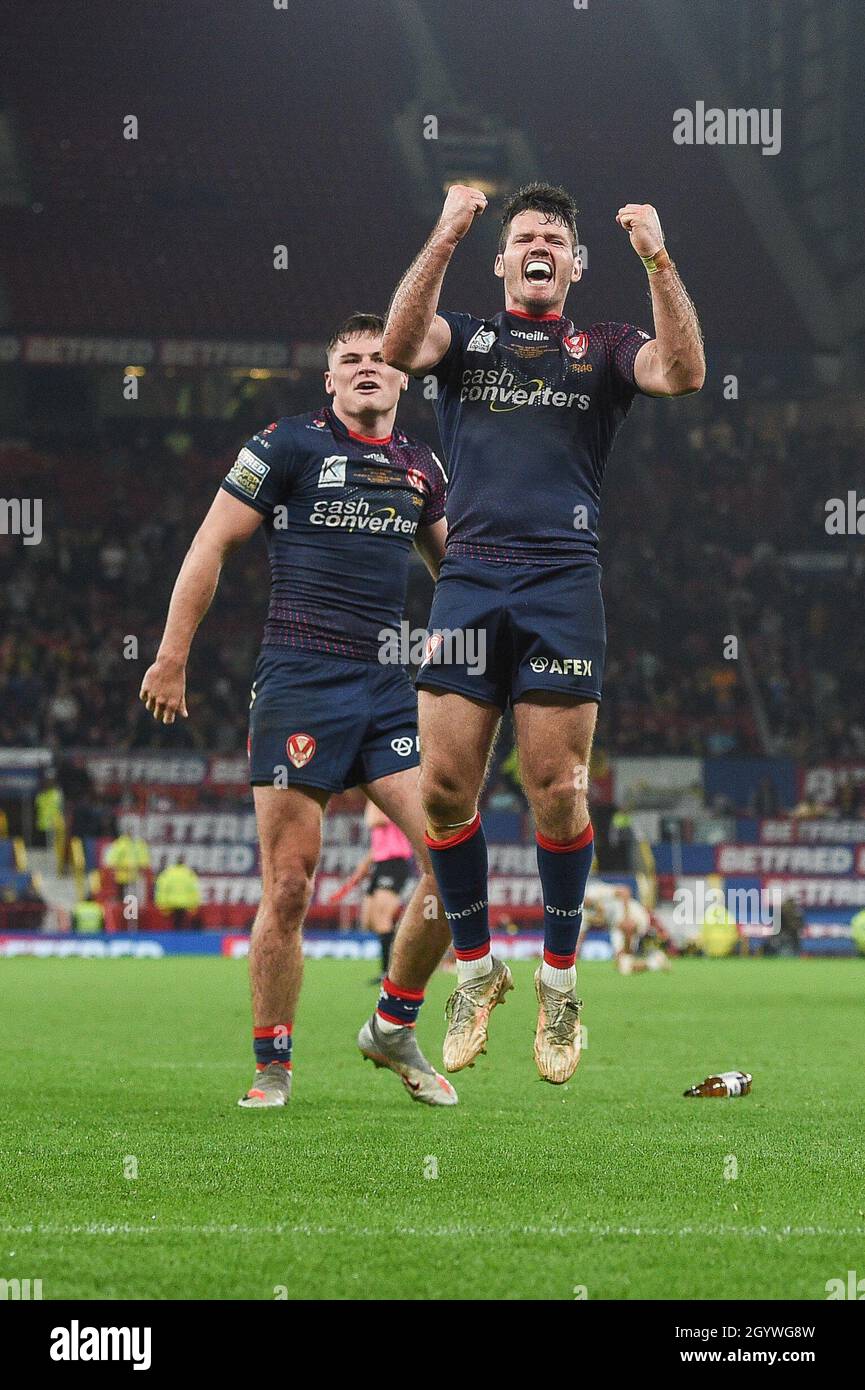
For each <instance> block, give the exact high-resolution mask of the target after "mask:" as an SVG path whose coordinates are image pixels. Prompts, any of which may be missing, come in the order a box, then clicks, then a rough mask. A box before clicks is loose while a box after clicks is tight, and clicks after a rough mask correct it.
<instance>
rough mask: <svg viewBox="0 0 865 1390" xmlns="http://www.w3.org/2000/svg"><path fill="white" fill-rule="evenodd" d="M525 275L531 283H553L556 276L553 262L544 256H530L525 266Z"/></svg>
mask: <svg viewBox="0 0 865 1390" xmlns="http://www.w3.org/2000/svg"><path fill="white" fill-rule="evenodd" d="M523 276H524V277H525V279H526V280H528V282H529V284H530V285H551V284H552V283H553V278H554V276H553V267H552V263H551V262H550V261H548V260H546V259H545V258H544V257H543V256H537V255H532V256H529V258H528V259H527V261H526V263H525V265H524V266H523Z"/></svg>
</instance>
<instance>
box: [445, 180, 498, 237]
mask: <svg viewBox="0 0 865 1390" xmlns="http://www.w3.org/2000/svg"><path fill="white" fill-rule="evenodd" d="M486 205H487V200H486V196H485V194H483V193H481V190H480V189H479V188H466V186H465V184H462V183H455V184H452V185H451V187H450V188H449V189H448V193H447V197H446V198H445V204H444V207H443V208H442V211H441V217H440V218H439V227H440V228H441V230H442V231H444V232H447V233H448V235H450V236H452V237H454V238H455V240H457V241H461V240H462V238H463V237H464V236H465V234H466V232H467V231H468V229H469V227H470V226H471V225H472V223H473V222H474V220H475V217H479V216H480V215H481V213H482V212H483V210H484V208H485V207H486Z"/></svg>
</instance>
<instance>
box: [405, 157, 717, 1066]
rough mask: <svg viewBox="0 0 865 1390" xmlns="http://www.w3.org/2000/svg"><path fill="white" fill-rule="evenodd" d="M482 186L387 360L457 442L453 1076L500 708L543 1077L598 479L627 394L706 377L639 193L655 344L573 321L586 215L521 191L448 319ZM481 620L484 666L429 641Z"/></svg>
mask: <svg viewBox="0 0 865 1390" xmlns="http://www.w3.org/2000/svg"><path fill="white" fill-rule="evenodd" d="M485 206H486V198H485V196H484V194H483V193H482V192H480V191H479V190H477V189H472V188H465V187H461V186H459V185H457V186H455V187H452V188H451V189H450V190H449V191H448V194H447V197H446V199H445V203H444V208H443V210H442V213H441V216H440V218H439V221H438V223H437V224H436V226H435V228H434V229H433V232H432V234H431V236H430V238H429V240H428V241H427V243H426V245H425V246H424V247H423V249H422V251H421V252H420V254H419V256H418V257H417V259H416V260H415V262H414V263H413V265H412V266H411V267H410V269H409V270H408V271H407V273H406V274H405V276H404V277H403V279H402V281H401V282H400V284H399V286H398V288H397V290H396V292H395V294H394V297H393V301H392V303H391V307H390V312H389V315H388V319H387V325H386V328H385V335H384V355H385V359H386V360H387V361H388V362H390V363H391V364H392V365H393V366H395V367H398V368H400V369H402V370H403V371H406V372H409V373H412V374H414V375H424V374H426V373H432V374H434V376H435V377H436V379H437V383H438V392H437V398H436V412H437V415H438V420H439V427H440V431H441V436H442V440H443V442H444V445H445V449H446V452H447V456H448V473H449V484H448V497H447V519H448V540H447V556H446V558H445V561H444V563H443V565H442V568H441V573H440V577H439V580H438V583H437V585H436V593H435V598H434V601H433V607H432V612H431V614H430V623H429V626H430V643H429V645H428V651H429V653H430V654H429V656H428V659H427V661H426V662H425V664H423V665H422V667H421V670H420V674H419V677H418V685H419V688H420V695H419V718H420V731H421V747H422V749H423V755H422V766H421V795H422V798H423V803H424V809H425V814H426V820H427V845H428V846H429V850H430V856H431V858H432V863H433V868H434V870H435V875H436V878H437V880H438V885H439V890H440V893H441V897H442V901H443V902H444V905H445V909H446V911H447V915H448V920H449V922H450V924H451V928H452V931H453V938H454V948H455V952H456V957H457V970H458V986H457V989H456V991H455V992H454V994H453V995H452V997H451V999H450V1001H449V1005H448V1017H449V1025H448V1031H447V1035H446V1038H445V1047H444V1057H445V1065H446V1068H447V1070H449V1071H458V1070H459V1069H460V1068H462V1067H465V1066H470V1065H472V1063H473V1062H474V1059H475V1057H476V1056H477V1054H478V1053H479V1052H481V1051H483V1050H485V1047H486V1040H487V1027H488V1021H489V1015H490V1011H491V1009H492V1008H493V1007H494V1006H495V1005H496V1004H497V1003H499V1002H500V1000H501V999H502V997H503V995H504V994H505V993H506V992H507V991H508V990H509V989H511V988H512V980H511V976H510V972H509V970H508V968H507V966H506V965H504V964H502V963H501V962H498V961H497V960H495V959H494V958H493V957H492V955H491V953H490V933H489V923H488V891H487V853H486V844H485V841H484V833H483V829H482V826H481V821H480V817H479V815H478V809H477V808H478V795H479V793H480V790H481V785H482V782H483V778H484V772H485V768H486V765H487V758H488V754H489V750H490V747H491V745H492V741H493V739H494V736H495V732H496V728H497V726H498V723H499V720H500V718H501V715H502V713H503V711H504V710H505V709H506V708H507V706H508V705H511V706H512V707H513V718H514V726H515V731H516V740H517V746H518V750H519V760H520V768H521V771H522V779H523V786H524V789H525V791H526V795H527V796H528V799H529V802H530V804H531V807H532V811H533V813H534V817H535V825H536V831H537V858H538V870H539V873H540V878H541V885H542V889H543V895H544V896H543V902H544V954H543V962H542V964H541V966H540V968H539V970H538V972H537V974H536V976H535V988H536V993H537V999H538V1021H537V1029H536V1034H535V1044H534V1055H535V1062H536V1064H537V1068H538V1071H539V1073H540V1075H541V1077H542V1078H543V1079H544V1080H545V1081H550V1082H554V1083H561V1082H564V1081H567V1080H568V1078H569V1077H570V1076H572V1075H573V1072H574V1070H575V1068H576V1066H577V1063H578V1061H579V1054H580V1027H579V1015H580V1007H581V1001H580V1000H578V999H577V994H576V970H575V965H574V962H575V951H576V945H577V939H578V936H579V931H580V925H581V908H582V902H583V893H584V890H585V886H586V880H587V877H588V873H589V869H590V867H591V862H592V850H593V834H592V826H591V821H590V819H589V808H588V800H587V789H588V764H589V754H590V750H591V743H592V735H593V731H594V727H595V719H596V715H597V709H598V703H599V701H600V699H601V682H602V675H603V665H604V652H605V646H606V631H605V623H604V609H603V602H602V598H601V587H600V567H599V564H598V537H597V527H598V513H599V502H600V490H601V482H602V479H603V475H604V469H605V467H606V463H607V459H608V458H609V455H610V450H611V448H612V444H613V440H614V438H615V435H616V432H617V431H618V429H619V427H620V425H621V424H622V421H623V420H624V418H625V416H626V415H627V413H628V411H629V409H630V407H631V404H632V402H633V400H634V397H635V395H636V394H637V393H638V392H640V393H642V394H644V395H648V396H683V395H687V394H688V393H689V392H692V391H698V390H699V389H700V387H701V386H702V384H703V379H704V375H705V362H704V356H703V346H702V337H701V333H700V328H699V324H698V321H697V315H696V312H695V310H694V306H693V304H692V303H691V300H690V299H689V297H688V295H687V294H686V292H685V289H684V287H683V285H682V282H681V280H680V279H679V276H678V273H677V271H676V268H675V265H674V264H673V262H672V260H671V259H670V256H669V254H668V252H667V251H666V249H665V247H664V238H663V235H662V232H661V225H660V222H659V220H658V215H657V213H656V211H655V209H654V208H653V207H651V206H650V205H648V204H644V203H628V204H626V205H625V206H624V207H622V208H620V209H619V211H618V214H617V216H616V221H617V223H618V224H619V226H620V227H622V228H623V229H624V231H625V232H627V234H628V236H629V238H630V242H631V246H632V248H633V250H634V251H635V252H636V254H637V255H638V256H639V257H640V259H641V261H642V263H643V266H644V267H645V270H646V272H647V273H648V277H649V286H650V289H651V298H652V311H653V315H654V328H655V332H654V337H652V336H650V334H649V333H647V332H644V331H643V330H641V329H640V328H636V327H633V326H632V325H631V324H627V323H606V322H601V323H593V324H590V325H588V326H587V327H585V328H577V327H576V326H575V324H574V323H573V322H572V321H571V320H570V319H568V318H565V316H564V306H565V299H566V297H567V294H568V290H569V289H570V287H571V285H573V284H576V283H577V282H578V281H579V279H580V276H581V274H582V265H581V261H580V256H579V238H578V234H577V225H576V213H577V209H576V206H575V204H574V202H573V199H572V198H571V197H570V196H569V194H567V193H566V192H565V191H564V189H561V188H556V187H553V186H551V185H549V184H541V183H536V184H531V185H529V186H527V187H526V188H523V189H520V190H519V192H517V193H516V194H515V195H514V196H513V197H511V198H510V200H509V201H508V202H507V204H506V206H505V210H504V217H503V220H502V227H501V236H500V241H499V249H498V255H497V256H496V259H495V273H496V275H497V276H498V277H499V278H500V279H501V280H502V282H503V288H504V300H505V307H504V310H503V311H502V312H500V313H497V314H493V315H491V316H490V317H487V318H477V317H475V316H473V315H471V314H461V313H439V312H437V311H438V302H439V295H440V293H441V289H442V283H443V280H444V276H445V272H446V270H447V268H448V265H449V264H450V260H451V257H452V256H453V254H454V252H455V251H456V248H457V246H458V245H459V243H460V241H461V240H462V238H463V237H464V236H465V235H466V233H467V232H468V231H469V229H470V227H471V225H472V223H473V221H474V219H475V217H476V216H477V215H479V214H482V213H483V210H484V208H485ZM471 629H473V630H475V631H482V632H483V633H484V634H485V638H486V651H487V653H488V654H489V657H488V662H487V668H486V671H485V673H484V674H477V673H475V674H473V673H472V672H471V671H470V670H469V669H468V668H467V667H466V666H465V665H460V664H459V663H458V662H457V661H454V662H446V661H445V659H444V658H445V656H446V655H447V654H448V651H449V646H448V644H446V643H445V642H441V643H437V639H436V633H444V632H448V633H451V632H453V631H454V630H456V631H466V630H471Z"/></svg>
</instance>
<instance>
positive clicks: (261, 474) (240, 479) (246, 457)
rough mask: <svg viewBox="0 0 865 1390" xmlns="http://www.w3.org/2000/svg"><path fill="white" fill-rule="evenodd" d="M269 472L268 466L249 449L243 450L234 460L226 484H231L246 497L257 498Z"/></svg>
mask: <svg viewBox="0 0 865 1390" xmlns="http://www.w3.org/2000/svg"><path fill="white" fill-rule="evenodd" d="M269 472H270V464H269V463H262V461H261V459H260V458H256V456H255V454H254V453H253V452H252V450H251V449H247V448H243V449H241V451H240V453H239V454H238V455H237V458H236V459H235V460H234V463H233V464H232V466H231V471H230V473H229V474H228V477H227V478H226V480H225V481H226V482H228V483H233V484H234V486H235V487H236V488H240V491H241V492H245V493H246V495H247V497H257V496H258V492H259V488H260V487H261V484H262V483H263V482H264V480H265V478H266V477H267V475H268V473H269Z"/></svg>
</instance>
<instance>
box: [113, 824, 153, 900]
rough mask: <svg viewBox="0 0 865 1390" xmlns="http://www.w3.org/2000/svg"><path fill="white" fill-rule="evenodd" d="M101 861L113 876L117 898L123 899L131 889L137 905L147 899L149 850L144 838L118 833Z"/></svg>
mask: <svg viewBox="0 0 865 1390" xmlns="http://www.w3.org/2000/svg"><path fill="white" fill-rule="evenodd" d="M103 863H104V865H105V867H106V868H107V869H110V870H111V872H112V874H113V876H114V882H115V883H116V885H117V889H118V897H119V898H121V899H123V898H124V897H126V895H127V893H128V892H130V891H131V892H133V893H134V895H135V897H136V898H137V899H138V903H139V905H143V904H144V903H145V902H146V901H147V880H146V875H147V870H148V869H149V868H150V850H149V848H148V846H147V844H146V842H145V841H144V840H142V839H140V838H139V837H138V836H133V835H126V834H124V835H118V837H117V839H116V840H112V841H111V844H110V845H109V846H108V848H107V849H106V851H105V855H104V857H103Z"/></svg>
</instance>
